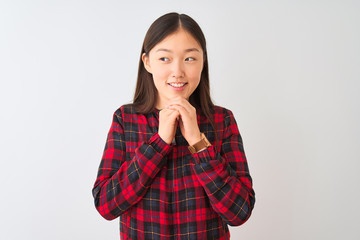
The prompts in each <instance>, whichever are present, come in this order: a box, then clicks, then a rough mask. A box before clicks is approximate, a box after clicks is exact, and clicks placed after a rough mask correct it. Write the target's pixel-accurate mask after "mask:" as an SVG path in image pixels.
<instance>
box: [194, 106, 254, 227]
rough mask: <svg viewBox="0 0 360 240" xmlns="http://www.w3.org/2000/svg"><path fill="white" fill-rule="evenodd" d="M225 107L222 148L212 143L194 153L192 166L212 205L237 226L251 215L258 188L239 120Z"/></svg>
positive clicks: (225, 218)
mask: <svg viewBox="0 0 360 240" xmlns="http://www.w3.org/2000/svg"><path fill="white" fill-rule="evenodd" d="M226 111H227V116H226V117H225V119H224V124H225V128H224V132H223V134H222V135H223V137H222V141H221V152H220V153H219V152H216V150H215V147H214V146H210V147H209V148H208V149H206V150H204V151H201V152H198V153H195V154H193V160H194V165H193V167H194V169H195V172H196V173H197V178H198V180H199V181H200V183H201V185H202V186H203V188H204V189H205V192H206V194H207V195H208V197H209V199H210V203H211V205H212V207H213V209H214V210H215V211H216V212H217V213H218V214H219V215H220V216H221V217H222V218H223V220H224V221H225V222H226V223H227V224H229V225H231V226H238V225H241V224H243V223H244V222H245V221H246V220H247V219H248V218H249V217H250V215H251V212H252V209H253V207H254V203H255V192H254V190H253V188H252V179H251V176H250V173H249V169H248V165H247V161H246V157H245V153H244V149H243V144H242V139H241V136H240V133H239V130H238V127H237V124H236V121H235V119H234V116H233V114H232V112H231V111H229V110H226ZM219 137H221V136H219Z"/></svg>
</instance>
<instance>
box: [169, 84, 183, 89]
mask: <svg viewBox="0 0 360 240" xmlns="http://www.w3.org/2000/svg"><path fill="white" fill-rule="evenodd" d="M168 84H169V85H170V86H172V87H175V88H181V87H183V86H185V85H186V84H187V83H168Z"/></svg>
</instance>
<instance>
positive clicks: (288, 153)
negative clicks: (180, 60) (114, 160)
mask: <svg viewBox="0 0 360 240" xmlns="http://www.w3.org/2000/svg"><path fill="white" fill-rule="evenodd" d="M171 11H176V12H179V13H186V14H188V15H190V16H192V17H193V18H194V19H195V20H196V21H197V22H198V23H199V24H200V26H201V27H202V29H203V31H204V33H205V36H206V38H207V42H208V53H209V67H210V81H211V92H212V95H213V99H214V101H215V103H216V104H217V105H221V106H224V107H226V108H229V109H231V110H232V111H233V112H234V115H235V117H236V119H237V123H238V126H239V129H240V132H241V134H242V137H243V140H244V146H245V152H246V155H247V158H248V163H249V167H250V172H251V175H252V177H253V180H254V189H255V192H256V204H255V208H254V211H253V215H252V217H251V218H250V219H249V221H248V222H246V223H245V224H244V225H243V226H240V227H231V228H230V231H231V236H232V239H247V240H250V239H254V240H255V239H256V240H259V239H270V240H288V239H296V240H297V239H299V240H300V239H314V240H318V239H326V240H332V239H334V240H335V239H347V240H348V239H359V238H360V233H359V230H358V225H359V215H360V211H359V201H360V193H359V190H358V189H359V187H358V185H359V182H360V177H359V168H360V164H359V161H360V153H359V152H360V151H359V147H360V127H359V123H360V97H359V93H360V82H359V81H360V70H359V69H360V47H359V46H360V45H359V43H360V14H359V12H360V3H359V1H350V0H338V1H332V0H329V1H320V0H312V1H310V0H305V1H300V0H299V1H279V0H273V1H214V0H206V1H188V0H182V1H155V0H154V1H132V2H131V3H130V1H115V0H113V1H85V0H72V1H68V0H62V1H60V0H53V1H45V0H43V1H41V0H34V1H24V0H22V1H21V0H2V1H1V2H0V80H1V84H0V104H1V105H0V107H1V118H0V121H1V124H0V131H1V132H0V140H1V142H0V146H1V152H0V154H1V155H0V159H1V168H0V169H1V170H0V171H1V174H0V181H1V198H0V216H1V223H0V225H1V231H0V238H1V239H4V240H8V239H9V240H12V239H34V240H35V239H36V240H38V239H41V240H43V239H44V240H45V239H46V240H47V239H53V240H60V239H61V240H63V239H119V222H118V220H114V221H112V222H108V221H106V220H104V219H103V218H102V217H101V216H100V215H99V214H98V213H97V211H96V210H95V207H94V204H93V198H92V195H91V189H92V186H93V184H94V181H95V178H96V174H97V168H98V166H99V163H100V160H101V156H102V151H103V148H104V146H105V140H106V135H107V131H108V130H109V127H110V124H111V119H112V114H113V112H114V111H115V110H116V109H117V108H118V107H119V106H120V105H122V104H125V103H129V102H131V100H132V96H133V93H134V88H135V80H136V74H137V66H138V61H139V56H140V48H141V44H142V41H143V39H144V36H145V33H146V31H147V29H148V27H149V26H150V24H151V23H152V22H153V21H154V20H155V19H156V18H158V17H159V16H161V15H163V14H165V13H167V12H171Z"/></svg>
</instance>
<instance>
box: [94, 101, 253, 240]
mask: <svg viewBox="0 0 360 240" xmlns="http://www.w3.org/2000/svg"><path fill="white" fill-rule="evenodd" d="M213 116H214V120H215V125H216V128H217V129H216V131H217V134H218V137H217V141H218V147H215V145H216V142H215V141H216V139H215V135H214V130H213V128H212V126H211V124H210V122H209V121H208V120H207V118H206V117H205V116H204V115H203V114H201V110H200V109H198V110H197V120H198V124H199V128H200V131H201V132H203V133H204V134H205V136H206V137H207V138H208V140H209V141H210V142H211V143H212V146H211V147H209V148H207V149H206V150H203V151H201V152H199V153H195V154H191V153H190V151H189V150H188V148H187V146H188V143H187V142H186V140H185V138H184V137H183V136H182V135H181V132H180V128H179V127H178V129H177V132H176V136H175V140H174V141H173V143H172V144H170V145H168V144H166V143H165V142H164V141H163V140H162V139H161V138H160V137H159V135H158V133H157V132H158V127H159V111H158V110H155V109H154V111H152V112H150V113H149V114H137V113H136V112H135V110H134V107H133V105H131V104H128V105H124V106H122V107H120V108H119V109H117V110H116V111H115V113H114V116H113V122H112V125H111V128H110V130H109V133H108V137H107V142H106V145H105V150H104V153H103V157H102V160H101V163H100V166H99V170H98V175H97V179H96V182H95V185H94V188H93V196H94V199H95V206H96V208H97V210H98V211H99V213H100V214H101V215H102V216H103V217H104V218H105V219H108V220H112V219H115V218H117V217H119V216H120V238H121V239H152V240H154V239H161V240H162V239H164V240H165V239H194V240H195V239H203V240H204V239H229V238H230V234H229V230H228V227H227V225H231V226H234V225H241V224H242V223H244V222H245V221H246V220H247V219H248V218H249V217H250V215H251V211H252V209H253V207H254V203H255V193H254V190H253V188H252V179H251V176H250V174H249V170H248V165H247V161H246V157H245V153H244V149H243V144H242V138H241V136H240V133H239V130H238V127H237V124H236V122H235V119H234V116H233V114H232V112H231V111H230V110H227V109H225V108H221V107H218V106H216V107H215V108H214V115H213ZM217 148H218V149H217Z"/></svg>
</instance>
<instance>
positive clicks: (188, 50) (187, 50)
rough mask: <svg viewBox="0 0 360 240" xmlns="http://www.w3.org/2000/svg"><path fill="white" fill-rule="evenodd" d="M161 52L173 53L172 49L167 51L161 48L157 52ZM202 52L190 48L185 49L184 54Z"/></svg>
mask: <svg viewBox="0 0 360 240" xmlns="http://www.w3.org/2000/svg"><path fill="white" fill-rule="evenodd" d="M161 51H163V52H169V53H172V52H173V51H171V50H170V49H167V48H159V49H158V50H156V52H161ZM194 51H195V52H200V50H199V49H197V48H188V49H185V51H184V52H194Z"/></svg>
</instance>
